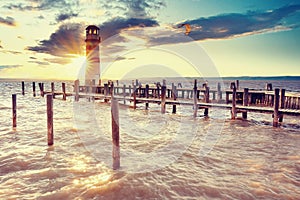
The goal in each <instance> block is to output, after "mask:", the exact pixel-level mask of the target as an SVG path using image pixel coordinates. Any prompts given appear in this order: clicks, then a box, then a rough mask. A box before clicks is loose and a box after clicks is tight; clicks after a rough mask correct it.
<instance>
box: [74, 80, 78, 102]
mask: <svg viewBox="0 0 300 200" xmlns="http://www.w3.org/2000/svg"><path fill="white" fill-rule="evenodd" d="M74 90H75V101H79V80H75V82H74Z"/></svg>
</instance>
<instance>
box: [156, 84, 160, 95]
mask: <svg viewBox="0 0 300 200" xmlns="http://www.w3.org/2000/svg"><path fill="white" fill-rule="evenodd" d="M156 97H157V98H159V97H160V94H159V85H158V84H156Z"/></svg>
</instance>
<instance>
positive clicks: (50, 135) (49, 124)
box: [47, 94, 53, 146]
mask: <svg viewBox="0 0 300 200" xmlns="http://www.w3.org/2000/svg"><path fill="white" fill-rule="evenodd" d="M47 129H48V145H49V146H51V145H53V96H52V95H51V94H48V95H47Z"/></svg>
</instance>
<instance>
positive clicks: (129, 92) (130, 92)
mask: <svg viewBox="0 0 300 200" xmlns="http://www.w3.org/2000/svg"><path fill="white" fill-rule="evenodd" d="M129 94H131V85H129Z"/></svg>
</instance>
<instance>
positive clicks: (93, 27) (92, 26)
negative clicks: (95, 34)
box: [85, 25, 100, 30]
mask: <svg viewBox="0 0 300 200" xmlns="http://www.w3.org/2000/svg"><path fill="white" fill-rule="evenodd" d="M89 29H97V30H100V28H98V27H97V26H95V25H89V26H88V27H86V29H85V30H89Z"/></svg>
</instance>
